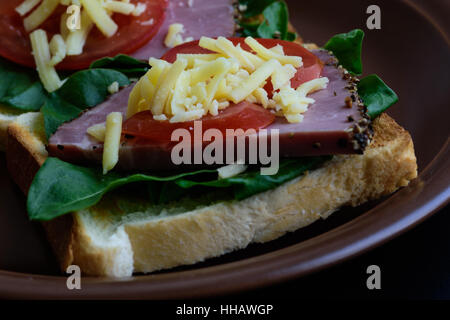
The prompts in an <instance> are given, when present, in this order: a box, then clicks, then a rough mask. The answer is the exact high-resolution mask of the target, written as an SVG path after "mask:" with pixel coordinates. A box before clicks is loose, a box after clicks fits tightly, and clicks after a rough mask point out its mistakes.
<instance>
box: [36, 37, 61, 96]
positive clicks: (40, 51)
mask: <svg viewBox="0 0 450 320" xmlns="http://www.w3.org/2000/svg"><path fill="white" fill-rule="evenodd" d="M30 40H31V48H32V50H33V56H34V61H35V62H36V66H37V71H38V74H39V77H40V79H41V81H42V84H43V85H44V88H45V89H46V90H47V91H48V92H53V91H56V90H58V89H59V88H60V87H61V86H62V81H61V79H60V78H59V76H58V73H56V70H55V68H54V66H53V65H52V63H51V60H52V58H51V55H50V46H49V43H48V39H47V33H46V32H45V31H44V30H42V29H38V30H35V31H33V32H32V33H31V34H30Z"/></svg>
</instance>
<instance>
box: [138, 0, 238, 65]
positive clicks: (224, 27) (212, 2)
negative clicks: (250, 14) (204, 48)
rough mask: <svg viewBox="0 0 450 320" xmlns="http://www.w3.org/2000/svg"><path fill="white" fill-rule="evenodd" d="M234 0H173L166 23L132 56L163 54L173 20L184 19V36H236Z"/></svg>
mask: <svg viewBox="0 0 450 320" xmlns="http://www.w3.org/2000/svg"><path fill="white" fill-rule="evenodd" d="M233 3H234V0H169V6H168V8H167V12H166V19H165V21H164V24H163V25H162V26H161V28H160V29H159V31H158V33H157V34H156V36H155V37H154V38H153V39H152V40H151V41H150V42H149V43H148V44H147V45H145V46H144V47H142V48H141V49H139V50H138V51H136V52H135V53H133V54H132V56H133V57H135V58H137V59H141V60H148V59H149V58H151V57H153V58H160V57H162V55H163V54H164V53H166V52H167V50H168V48H167V47H166V46H165V45H164V39H165V38H166V36H167V31H168V30H169V26H170V25H171V24H173V23H181V24H182V25H183V26H184V29H185V33H184V34H183V35H182V36H183V38H184V39H186V38H188V37H192V38H194V40H198V39H200V38H201V37H202V36H206V37H214V38H215V37H219V36H224V37H231V36H233V35H234V33H235V25H236V23H235V20H234V7H233Z"/></svg>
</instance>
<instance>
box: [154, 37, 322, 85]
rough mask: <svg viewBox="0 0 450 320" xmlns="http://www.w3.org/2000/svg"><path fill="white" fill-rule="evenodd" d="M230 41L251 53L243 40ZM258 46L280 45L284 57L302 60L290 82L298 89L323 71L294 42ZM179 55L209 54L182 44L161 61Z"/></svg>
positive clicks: (273, 41) (267, 42)
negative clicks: (294, 57) (288, 56)
mask: <svg viewBox="0 0 450 320" xmlns="http://www.w3.org/2000/svg"><path fill="white" fill-rule="evenodd" d="M230 40H231V41H232V42H233V43H234V44H235V45H236V44H238V43H240V44H241V46H242V48H243V49H244V50H247V51H251V49H250V47H249V46H248V45H247V44H246V43H245V38H230ZM257 40H258V42H259V43H260V44H262V45H263V46H264V47H266V48H269V49H270V48H273V47H275V46H276V45H278V44H279V45H281V46H283V48H284V52H285V54H286V55H290V56H298V57H302V59H303V66H302V67H301V68H298V71H297V74H296V75H295V77H294V78H293V79H292V80H291V86H292V87H293V88H298V87H299V86H300V85H301V84H302V83H305V82H308V81H310V80H314V79H317V78H319V77H320V75H321V73H322V69H323V63H322V61H320V59H319V58H317V57H316V56H315V55H314V54H313V53H311V52H310V51H309V50H307V49H305V48H304V47H303V46H302V45H299V44H298V43H295V42H290V41H283V40H277V39H257ZM179 53H211V51H209V50H207V49H203V48H201V47H199V45H198V41H193V42H189V43H185V44H182V45H180V46H177V47H175V48H173V49H172V50H170V51H168V52H167V53H166V54H165V55H164V56H163V57H162V59H164V60H166V61H168V62H170V63H173V62H174V61H175V60H176V59H177V54H179ZM270 87H271V84H270V83H269V84H268V87H267V88H266V89H267V91H268V92H271V91H272V90H271V88H270Z"/></svg>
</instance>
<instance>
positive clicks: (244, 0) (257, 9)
mask: <svg viewBox="0 0 450 320" xmlns="http://www.w3.org/2000/svg"><path fill="white" fill-rule="evenodd" d="M275 1H276V0H239V4H240V5H242V6H245V7H246V8H247V9H246V10H245V11H244V12H243V13H242V15H243V16H244V17H245V18H251V17H254V16H257V15H259V14H261V13H262V12H263V11H264V9H265V8H267V7H268V6H269V5H271V4H272V3H274V2H275Z"/></svg>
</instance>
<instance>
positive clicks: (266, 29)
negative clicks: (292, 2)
mask: <svg viewBox="0 0 450 320" xmlns="http://www.w3.org/2000/svg"><path fill="white" fill-rule="evenodd" d="M239 3H240V4H241V5H246V6H247V10H245V12H244V14H243V16H244V18H246V19H243V20H242V21H240V22H239V25H240V26H241V28H242V32H241V33H242V35H243V36H251V37H255V38H268V39H272V38H275V39H281V40H288V41H294V40H295V39H297V35H296V34H295V33H292V32H288V25H289V11H288V8H287V5H286V3H285V2H284V1H275V0H241V1H240V2H239ZM260 15H262V19H263V20H262V21H261V20H260Z"/></svg>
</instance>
